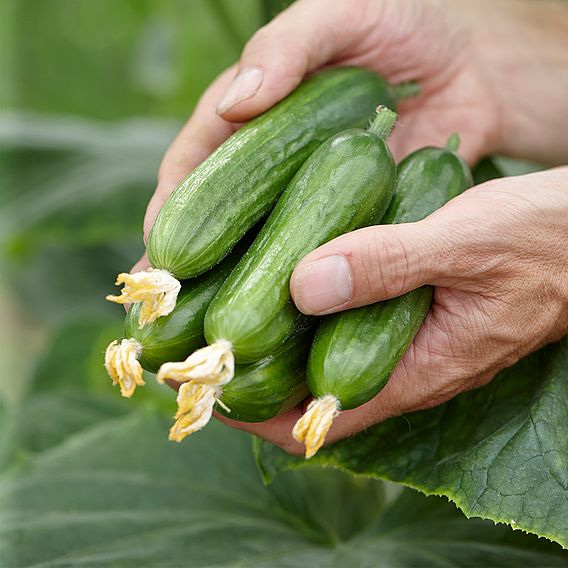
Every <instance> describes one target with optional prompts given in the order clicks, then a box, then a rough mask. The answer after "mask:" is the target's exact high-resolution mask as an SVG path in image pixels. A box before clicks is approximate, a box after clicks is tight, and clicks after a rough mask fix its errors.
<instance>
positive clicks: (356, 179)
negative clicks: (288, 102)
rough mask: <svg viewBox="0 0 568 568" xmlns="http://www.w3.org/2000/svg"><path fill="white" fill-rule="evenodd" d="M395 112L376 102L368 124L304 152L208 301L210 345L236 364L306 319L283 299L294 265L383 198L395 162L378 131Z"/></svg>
mask: <svg viewBox="0 0 568 568" xmlns="http://www.w3.org/2000/svg"><path fill="white" fill-rule="evenodd" d="M395 118H396V115H395V113H394V112H392V111H391V110H389V109H387V108H385V107H382V108H381V110H380V111H379V113H378V114H377V117H376V118H375V121H374V122H373V125H372V126H371V127H370V128H369V130H359V129H352V130H347V131H344V132H342V133H340V134H336V135H335V136H332V137H331V138H330V139H328V140H327V141H326V142H324V143H323V144H322V145H321V146H320V147H319V148H318V149H317V150H316V151H315V152H314V153H313V154H312V155H311V156H310V158H308V160H307V161H306V162H305V163H304V165H303V166H302V168H301V169H300V170H299V171H298V173H297V174H296V176H295V177H294V179H293V180H292V181H291V183H290V185H289V186H288V188H287V189H286V191H285V192H284V194H283V195H282V197H281V199H280V200H279V202H278V204H277V206H276V207H275V208H274V210H273V212H272V213H271V215H270V217H269V218H268V220H267V221H266V223H265V225H264V226H263V227H262V229H261V231H260V233H259V234H258V236H257V238H256V239H255V241H254V242H253V244H252V246H251V247H250V248H249V250H248V251H247V252H246V253H245V255H244V256H243V257H242V258H241V260H240V261H239V262H238V264H237V266H236V267H235V269H234V270H233V271H232V272H231V274H230V276H229V277H228V278H227V280H226V281H225V282H224V283H223V286H222V287H221V289H220V290H219V293H218V294H217V295H216V296H215V298H214V299H213V301H212V302H211V304H210V306H209V308H208V310H207V313H206V315H205V324H204V326H205V338H206V339H207V341H208V343H209V344H210V348H213V349H218V348H219V346H220V345H221V344H223V345H224V346H225V347H224V348H225V350H226V351H230V352H231V354H232V355H234V357H235V359H236V361H237V363H248V362H253V361H258V360H259V359H261V358H262V357H265V356H267V355H269V354H270V353H272V352H273V351H274V350H275V349H277V348H278V347H279V346H280V345H281V344H282V343H284V341H286V340H287V339H288V338H289V337H290V335H291V334H292V333H293V332H294V330H295V329H296V327H297V325H298V322H299V321H301V318H302V317H303V318H305V317H306V316H301V315H300V312H299V311H298V310H297V309H296V307H295V306H294V305H293V303H292V300H291V297H290V290H289V283H290V276H291V275H292V272H293V270H294V267H295V266H296V264H297V263H298V262H299V261H300V260H301V259H302V258H303V257H304V256H305V255H306V254H307V253H309V252H310V251H312V250H314V249H315V248H317V247H318V246H320V245H322V244H324V243H326V242H327V241H329V240H331V239H333V238H335V237H337V236H339V235H341V234H343V233H346V232H348V231H351V230H353V229H356V228H358V227H361V226H363V225H366V224H367V223H368V222H369V221H370V219H372V218H373V216H374V215H376V214H377V213H378V212H379V211H380V212H383V211H385V209H386V208H387V206H388V204H389V202H390V200H391V197H392V193H393V190H394V184H395V179H396V166H395V164H394V161H393V158H392V156H391V153H390V151H389V149H388V147H387V145H386V143H385V141H384V137H386V136H387V135H388V132H390V128H392V126H393V124H394V120H395ZM207 349H209V348H206V349H205V350H203V351H204V353H205V352H206V350H207Z"/></svg>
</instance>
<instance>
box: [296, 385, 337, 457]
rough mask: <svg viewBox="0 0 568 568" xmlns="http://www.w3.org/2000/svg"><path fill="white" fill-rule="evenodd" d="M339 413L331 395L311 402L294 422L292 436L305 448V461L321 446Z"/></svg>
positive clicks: (335, 400) (334, 399)
mask: <svg viewBox="0 0 568 568" xmlns="http://www.w3.org/2000/svg"><path fill="white" fill-rule="evenodd" d="M338 413H339V400H337V398H336V397H335V396H333V395H331V394H327V395H325V396H323V397H322V398H316V399H315V400H312V402H310V404H309V405H308V408H307V409H306V412H305V413H304V415H303V416H302V417H301V418H300V419H299V420H298V421H297V422H296V424H295V425H294V429H293V430H292V436H293V437H294V440H296V442H300V443H301V444H304V445H305V447H306V459H309V458H311V457H313V456H315V455H316V453H317V452H318V450H319V449H320V448H321V447H322V446H323V443H324V442H325V438H326V436H327V433H328V432H329V429H330V428H331V425H332V424H333V420H334V418H335V417H336V416H337V414H338Z"/></svg>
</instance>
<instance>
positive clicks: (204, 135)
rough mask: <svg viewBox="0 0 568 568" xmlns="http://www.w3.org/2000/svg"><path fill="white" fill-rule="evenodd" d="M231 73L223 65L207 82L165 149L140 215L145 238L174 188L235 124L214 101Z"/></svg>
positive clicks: (230, 69) (228, 134)
mask: <svg viewBox="0 0 568 568" xmlns="http://www.w3.org/2000/svg"><path fill="white" fill-rule="evenodd" d="M233 73H234V68H233V67H231V68H229V69H227V70H226V71H225V72H223V73H222V74H221V75H219V77H217V79H216V80H215V81H214V82H213V83H212V84H211V85H210V86H209V88H208V89H207V90H206V91H205V92H204V93H203V95H202V96H201V99H200V100H199V102H198V104H197V106H196V108H195V110H194V112H193V114H192V116H191V118H190V119H189V120H188V121H187V123H186V124H185V126H184V127H183V128H182V129H181V131H180V132H179V134H178V135H177V137H176V138H175V140H174V141H173V142H172V144H171V145H170V147H169V148H168V150H167V151H166V154H165V155H164V158H163V160H162V163H161V165H160V169H159V172H158V185H157V187H156V191H155V192H154V195H153V196H152V198H151V199H150V202H149V204H148V208H147V210H146V215H145V217H144V241H145V242H146V241H147V239H148V234H149V232H150V229H151V228H152V225H153V224H154V221H155V219H156V216H157V215H158V212H159V211H160V209H161V208H162V205H163V204H164V203H165V201H166V200H167V198H168V197H169V196H170V194H171V192H172V191H173V190H174V188H175V187H176V186H177V185H178V184H179V183H180V182H181V181H182V180H183V179H184V178H185V177H187V176H188V175H189V174H190V173H191V171H192V170H193V169H194V168H195V167H196V166H198V165H199V164H200V163H201V162H202V161H203V160H204V159H205V158H207V156H209V154H211V152H213V150H215V149H216V148H217V147H218V146H219V145H220V144H221V143H222V142H224V141H225V140H226V139H227V138H228V137H229V136H230V135H231V134H232V133H233V132H234V131H235V130H236V129H237V128H238V125H236V124H232V123H229V122H227V121H225V120H223V119H222V118H221V117H220V116H219V115H218V114H217V113H216V105H217V101H218V100H219V97H220V96H221V93H222V92H223V91H224V90H225V89H226V87H227V85H228V84H229V82H230V79H231V76H232V74H233Z"/></svg>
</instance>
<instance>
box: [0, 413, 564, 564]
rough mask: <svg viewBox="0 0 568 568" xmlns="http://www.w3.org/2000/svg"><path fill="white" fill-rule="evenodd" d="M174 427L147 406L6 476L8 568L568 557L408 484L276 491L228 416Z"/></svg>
mask: <svg viewBox="0 0 568 568" xmlns="http://www.w3.org/2000/svg"><path fill="white" fill-rule="evenodd" d="M166 430H167V423H166V422H165V421H164V420H163V419H162V418H160V416H158V415H157V414H156V413H155V412H150V411H144V412H138V413H136V414H132V415H130V416H128V417H125V418H120V419H117V420H111V421H107V422H105V423H101V424H100V425H98V426H95V427H93V428H91V429H89V430H87V431H83V432H81V433H79V434H77V435H75V436H72V437H70V438H69V439H68V440H66V441H65V442H63V443H62V444H60V445H59V446H56V447H54V448H53V449H51V450H48V451H46V452H43V453H42V454H40V455H38V456H37V457H36V458H35V459H34V460H31V461H30V462H28V463H27V464H24V465H23V466H22V467H21V468H20V469H19V470H12V471H11V472H9V474H5V475H4V476H3V477H2V478H1V479H0V490H1V498H2V503H3V507H2V513H1V514H2V518H1V524H0V526H1V527H2V531H1V539H2V542H1V550H2V551H3V552H2V554H3V558H2V565H3V566H11V567H24V566H36V567H37V566H41V567H43V568H47V567H55V566H57V567H58V568H62V567H63V568H64V567H72V566H85V567H93V568H94V567H97V568H98V567H102V566H120V567H128V566H136V567H143V566H149V567H159V566H164V567H171V566H192V567H198V566H242V567H244V566H246V567H254V566H271V567H279V566H283V567H284V566H288V567H292V566H294V567H297V566H347V565H349V566H353V567H357V566H379V567H380V566H400V567H404V566H417V565H420V566H444V567H446V566H480V565H483V566H532V565H546V566H565V565H566V561H565V558H564V557H562V556H560V555H559V549H558V547H554V546H551V545H546V543H544V542H538V541H537V539H535V538H532V537H527V536H525V535H521V534H517V533H513V532H512V531H511V530H510V529H508V528H506V527H494V526H492V525H491V523H487V522H482V521H467V520H466V519H465V518H464V517H463V516H462V515H461V514H460V513H459V512H458V511H457V510H456V509H455V507H453V506H452V505H451V504H448V503H447V502H444V501H443V500H441V499H439V498H426V497H423V496H421V495H420V494H418V493H416V492H413V491H410V490H407V491H405V492H404V493H402V495H400V497H399V498H398V499H396V500H394V501H393V502H391V503H390V504H389V505H388V506H387V507H385V506H384V494H383V489H382V485H381V484H380V482H376V481H374V480H364V479H355V478H351V477H350V476H347V475H346V474H342V473H341V472H333V471H324V472H322V471H311V472H288V473H287V474H284V475H283V476H281V478H280V479H278V480H277V481H276V482H275V483H274V484H273V485H272V486H271V487H270V488H268V489H267V488H265V487H263V485H262V483H261V481H260V479H259V478H258V473H257V471H256V469H255V465H254V461H253V459H252V456H251V453H250V448H249V444H250V442H249V437H248V436H247V435H246V434H243V433H240V432H236V431H231V430H228V429H227V428H226V427H224V426H221V425H219V424H215V425H211V427H210V428H208V429H207V430H206V431H205V432H202V433H199V434H197V435H195V436H194V437H192V438H190V439H189V440H187V441H186V442H184V443H183V444H181V445H176V444H174V443H172V442H168V441H167V440H166V436H165V434H166ZM331 511H333V512H332V513H331ZM363 526H364V528H363ZM346 528H347V529H349V528H351V530H346Z"/></svg>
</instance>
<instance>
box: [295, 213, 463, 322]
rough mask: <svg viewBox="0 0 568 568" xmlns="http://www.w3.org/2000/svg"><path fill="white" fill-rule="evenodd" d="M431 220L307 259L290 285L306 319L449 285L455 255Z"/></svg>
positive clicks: (356, 234) (356, 235)
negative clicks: (416, 289) (307, 316)
mask: <svg viewBox="0 0 568 568" xmlns="http://www.w3.org/2000/svg"><path fill="white" fill-rule="evenodd" d="M444 233H446V234H447V231H444V229H443V228H442V227H440V225H439V224H434V223H430V222H429V220H424V221H420V222H417V223H405V224H400V225H379V226H374V227H367V228H365V229H359V230H357V231H353V232H352V233H347V234H345V235H342V236H341V237H338V238H336V239H333V240H332V241H330V242H328V243H326V244H325V245H323V246H321V247H319V248H317V249H316V250H314V251H312V252H311V253H310V254H308V255H307V256H305V257H304V258H303V259H302V260H301V261H300V263H299V264H298V265H297V266H296V269H295V270H294V272H293V274H292V278H291V281H290V289H291V293H292V297H293V299H294V302H295V304H296V306H297V307H298V309H299V310H300V311H302V312H303V313H305V314H311V315H323V314H328V313H333V312H338V311H342V310H346V309H349V308H355V307H358V306H365V305H367V304H372V303H374V302H378V301H380V300H385V299H387V298H393V297H395V296H400V295H401V294H404V293H405V292H409V291H410V290H414V289H415V288H418V287H420V286H422V285H424V284H442V283H443V284H444V285H447V283H448V282H447V276H448V275H450V274H451V273H452V270H451V267H450V261H451V256H452V254H453V253H452V251H451V249H450V248H449V247H448V238H447V237H445V236H444Z"/></svg>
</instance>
